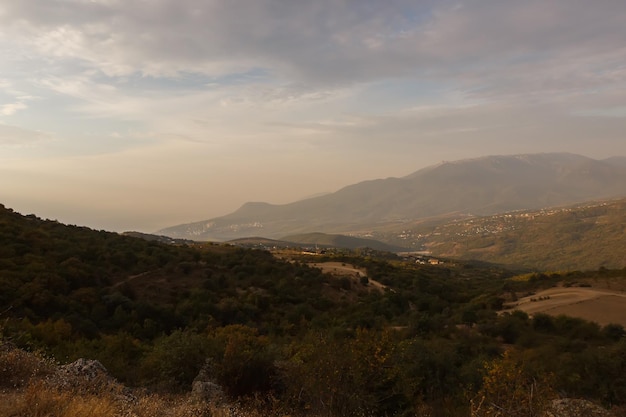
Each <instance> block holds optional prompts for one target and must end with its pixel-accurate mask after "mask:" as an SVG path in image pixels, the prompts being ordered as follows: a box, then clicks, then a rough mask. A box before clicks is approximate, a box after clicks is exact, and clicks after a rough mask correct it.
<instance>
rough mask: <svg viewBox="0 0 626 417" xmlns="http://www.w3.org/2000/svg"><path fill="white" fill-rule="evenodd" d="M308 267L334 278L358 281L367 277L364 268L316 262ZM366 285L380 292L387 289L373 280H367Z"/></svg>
mask: <svg viewBox="0 0 626 417" xmlns="http://www.w3.org/2000/svg"><path fill="white" fill-rule="evenodd" d="M309 266H311V267H313V268H319V269H321V270H322V272H324V273H328V274H331V275H333V276H335V277H349V278H351V279H353V280H360V279H361V278H362V277H367V270H365V268H357V267H355V266H353V265H348V264H345V263H342V262H317V263H310V264H309ZM368 283H369V286H370V287H371V288H375V289H377V290H378V291H380V292H384V290H385V289H386V288H387V286H386V285H383V284H381V283H380V282H378V281H375V280H373V279H368Z"/></svg>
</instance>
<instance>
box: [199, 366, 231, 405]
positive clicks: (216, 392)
mask: <svg viewBox="0 0 626 417" xmlns="http://www.w3.org/2000/svg"><path fill="white" fill-rule="evenodd" d="M210 367H211V365H210V362H208V361H207V363H206V364H205V365H204V366H203V367H202V369H201V370H200V372H199V373H198V376H196V377H195V379H194V380H193V382H192V383H191V398H192V399H193V400H194V401H201V402H212V403H219V402H222V401H223V399H224V391H223V390H222V387H221V386H219V385H218V384H216V383H215V382H214V381H213V379H212V378H211V375H210Z"/></svg>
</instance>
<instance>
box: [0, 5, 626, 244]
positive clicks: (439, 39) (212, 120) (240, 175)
mask: <svg viewBox="0 0 626 417" xmlns="http://www.w3.org/2000/svg"><path fill="white" fill-rule="evenodd" d="M624 22H626V3H625V2H624V1H623V0H598V1H594V2H590V1H582V0H581V1H577V0H549V1H546V0H527V1H519V2H512V1H508V2H504V1H498V0H493V1H487V0H485V1H480V0H477V1H473V0H467V1H464V0H461V1H454V2H452V1H446V0H443V1H441V0H440V1H434V0H433V1H417V0H413V1H408V0H387V1H384V2H383V1H379V0H318V1H297V0H296V1H293V0H281V1H278V0H150V1H147V0H20V1H14V0H0V56H1V57H2V59H0V203H3V204H5V205H6V206H9V207H12V208H14V209H16V210H18V211H21V212H23V213H31V212H34V213H36V214H38V215H40V216H42V217H48V218H56V219H58V220H60V221H63V222H67V223H72V224H80V225H87V226H90V227H94V228H104V229H107V230H118V231H122V230H129V229H134V230H142V231H148V232H150V231H154V230H156V229H159V228H162V227H165V226H170V225H173V224H177V223H182V222H190V221H195V220H201V219H207V218H210V217H215V216H219V215H223V214H227V213H229V212H231V211H234V210H235V209H236V208H237V207H238V206H240V205H241V204H242V203H244V202H246V201H251V200H253V201H268V202H272V203H286V202H290V201H293V200H296V199H299V198H302V197H306V196H308V195H311V194H315V193H319V192H324V191H335V190H337V189H338V188H340V187H342V186H345V185H348V184H351V183H354V182H358V181H361V180H365V179H372V178H381V177H388V176H403V175H406V174H409V173H411V172H413V171H415V170H417V169H419V168H421V167H424V166H426V165H430V164H434V163H437V162H439V161H441V160H453V159H460V158H467V157H476V156H481V155H493V154H513V153H534V152H553V151H557V152H562V151H567V152H574V153H581V154H584V155H587V156H590V157H594V158H605V157H609V156H613V155H626V137H625V134H624V132H626V25H624Z"/></svg>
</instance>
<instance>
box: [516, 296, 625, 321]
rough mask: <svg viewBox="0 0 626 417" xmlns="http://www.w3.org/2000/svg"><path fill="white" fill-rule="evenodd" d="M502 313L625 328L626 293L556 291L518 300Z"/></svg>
mask: <svg viewBox="0 0 626 417" xmlns="http://www.w3.org/2000/svg"><path fill="white" fill-rule="evenodd" d="M507 306H508V307H509V308H508V310H506V311H512V310H522V311H524V312H526V313H528V314H529V315H533V314H536V313H545V314H550V315H552V316H558V315H561V314H565V315H568V316H572V317H579V318H582V319H585V320H590V321H595V322H596V323H598V324H601V325H606V324H609V323H616V324H621V325H622V326H626V293H625V292H623V291H611V290H604V289H595V288H588V287H557V288H550V289H548V290H545V291H540V292H538V293H536V294H534V295H532V296H528V297H524V298H520V299H519V300H518V301H516V302H515V303H511V304H508V305H507Z"/></svg>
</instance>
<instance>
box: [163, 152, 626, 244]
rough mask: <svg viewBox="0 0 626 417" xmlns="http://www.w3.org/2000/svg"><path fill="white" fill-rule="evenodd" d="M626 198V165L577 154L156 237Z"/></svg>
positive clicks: (470, 168) (366, 187)
mask: <svg viewBox="0 0 626 417" xmlns="http://www.w3.org/2000/svg"><path fill="white" fill-rule="evenodd" d="M623 196H626V161H625V160H624V159H623V158H612V159H609V160H606V161H598V160H594V159H590V158H587V157H583V156H579V155H573V154H563V153H555V154H534V155H515V156H489V157H484V158H477V159H471V160H461V161H456V162H444V163H441V164H439V165H436V166H432V167H428V168H424V169H421V170H419V171H417V172H415V173H413V174H410V175H408V176H406V177H402V178H387V179H379V180H372V181H365V182H361V183H358V184H354V185H350V186H348V187H345V188H343V189H341V190H339V191H337V192H335V193H332V194H327V195H323V196H320V197H315V198H310V199H307V200H302V201H297V202H294V203H291V204H284V205H272V204H268V203H259V202H257V203H247V204H244V205H243V206H242V207H241V208H240V209H239V210H237V211H235V212H234V213H231V214H229V215H226V216H223V217H218V218H214V219H210V220H205V221H201V222H195V223H189V224H183V225H179V226H174V227H170V228H166V229H163V230H160V231H159V232H157V233H158V234H163V235H167V236H171V237H175V238H186V239H194V240H218V241H220V240H230V239H235V238H239V237H245V236H263V237H266V238H280V237H282V236H286V235H292V234H301V233H310V232H325V233H343V234H346V232H349V231H354V230H362V229H363V228H368V227H369V228H372V227H380V226H381V225H385V224H404V223H407V222H410V221H414V220H417V219H423V218H429V217H435V216H445V215H455V216H462V215H468V214H470V215H490V214H495V213H499V212H504V211H510V210H523V209H539V208H544V207H552V206H559V205H566V204H574V203H579V202H583V201H588V200H593V199H601V198H612V197H623Z"/></svg>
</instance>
